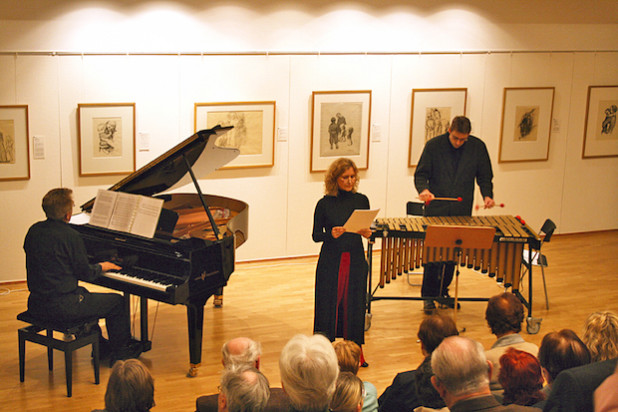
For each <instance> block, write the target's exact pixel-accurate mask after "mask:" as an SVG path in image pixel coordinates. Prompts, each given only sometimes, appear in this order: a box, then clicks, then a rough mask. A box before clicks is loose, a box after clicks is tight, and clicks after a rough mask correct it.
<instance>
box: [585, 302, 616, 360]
mask: <svg viewBox="0 0 618 412" xmlns="http://www.w3.org/2000/svg"><path fill="white" fill-rule="evenodd" d="M582 340H583V341H584V343H585V344H586V346H587V347H588V350H590V356H591V357H592V362H600V361H604V360H608V359H614V358H616V357H618V315H616V314H615V313H614V312H611V311H609V310H606V311H603V312H594V313H592V314H591V315H590V316H588V319H586V323H585V325H584V334H583V336H582Z"/></svg>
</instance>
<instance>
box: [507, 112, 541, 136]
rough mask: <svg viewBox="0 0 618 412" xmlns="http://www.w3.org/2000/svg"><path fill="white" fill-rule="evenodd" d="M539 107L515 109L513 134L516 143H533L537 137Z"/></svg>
mask: <svg viewBox="0 0 618 412" xmlns="http://www.w3.org/2000/svg"><path fill="white" fill-rule="evenodd" d="M539 111H540V108H539V106H516V107H515V131H514V133H513V136H514V139H513V140H514V141H516V142H534V141H536V140H537V137H538V129H539V127H538V125H539Z"/></svg>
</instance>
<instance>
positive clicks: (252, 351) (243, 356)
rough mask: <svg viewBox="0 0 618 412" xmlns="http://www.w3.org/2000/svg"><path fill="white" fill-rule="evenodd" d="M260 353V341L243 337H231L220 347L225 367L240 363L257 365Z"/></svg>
mask: <svg viewBox="0 0 618 412" xmlns="http://www.w3.org/2000/svg"><path fill="white" fill-rule="evenodd" d="M261 354H262V346H261V345H260V343H259V342H256V341H254V340H252V339H249V338H245V337H239V338H234V339H231V340H229V341H227V342H225V343H224V344H223V346H222V347H221V355H222V357H223V365H224V366H225V367H226V368H230V367H235V366H240V365H248V366H253V367H257V366H258V359H259V357H260V355H261Z"/></svg>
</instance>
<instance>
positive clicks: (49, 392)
mask: <svg viewBox="0 0 618 412" xmlns="http://www.w3.org/2000/svg"><path fill="white" fill-rule="evenodd" d="M543 251H544V253H545V254H546V255H547V257H548V260H549V265H550V266H549V267H548V268H547V270H546V276H547V287H548V290H549V300H550V309H549V310H547V309H546V308H545V302H544V296H543V289H542V282H541V276H540V274H541V272H540V270H538V269H537V270H536V271H535V272H534V273H535V275H534V281H535V283H534V289H533V292H534V305H533V316H535V317H541V318H543V321H542V323H541V329H540V332H539V333H538V334H536V335H529V334H527V333H525V332H524V337H525V338H526V339H527V340H529V341H532V342H535V343H537V344H540V341H541V339H542V337H543V335H544V334H545V333H547V332H549V331H552V330H558V329H562V328H571V329H573V330H575V331H576V332H578V333H581V329H582V326H583V323H584V320H585V318H586V317H587V316H588V314H590V313H591V312H593V311H597V310H606V309H609V310H613V311H618V299H617V297H618V292H617V291H618V276H617V275H618V231H607V232H597V233H590V234H577V235H563V236H555V237H553V238H552V241H551V242H550V243H548V244H546V245H544V249H543ZM316 260H317V259H316V258H315V257H312V258H302V259H291V260H283V261H275V262H258V263H242V264H237V267H236V271H235V273H234V274H233V275H232V277H231V278H230V282H229V285H228V286H227V287H226V289H225V301H224V305H223V307H222V308H214V307H213V306H212V301H208V302H207V304H206V309H205V316H204V324H205V327H204V329H205V332H204V343H203V355H202V360H203V362H202V366H201V368H200V372H199V375H198V376H197V377H195V378H192V379H190V378H187V377H185V373H186V372H187V369H188V344H187V329H186V311H185V307H184V306H171V305H166V304H157V303H156V302H151V303H150V325H151V331H150V333H151V335H152V341H153V348H152V350H151V351H150V352H147V353H145V354H143V355H142V357H141V360H142V361H143V362H144V363H145V364H146V365H147V366H148V367H149V368H150V370H151V372H152V374H153V376H154V378H155V401H156V403H157V406H155V408H153V411H193V410H194V408H195V399H196V397H198V396H200V395H202V394H209V393H215V392H216V390H217V385H218V380H219V371H220V369H221V363H220V348H221V345H222V344H223V342H225V341H226V340H228V339H230V338H232V337H235V336H241V335H244V336H249V337H252V338H253V339H256V340H258V341H260V342H261V343H262V348H263V355H262V363H261V364H262V371H263V372H264V373H265V374H266V376H267V377H268V378H269V380H270V382H271V385H272V386H280V381H279V370H278V358H279V353H280V351H281V348H282V347H283V345H284V344H285V343H286V342H287V340H288V339H289V338H291V337H292V336H293V335H294V334H297V333H305V334H308V333H311V331H312V327H313V284H314V270H315V263H316ZM376 263H377V264H379V256H378V255H377V254H375V255H374V265H375V264H376ZM412 282H413V283H418V282H420V276H418V275H416V276H412ZM459 284H460V296H471V297H490V296H492V295H494V294H498V293H501V292H502V288H501V287H500V286H499V285H497V284H496V282H495V281H494V280H493V279H489V278H487V277H486V276H485V275H481V274H480V273H477V272H473V271H470V270H467V269H463V270H462V273H461V276H460V283H459ZM526 284H527V283H526ZM88 287H89V289H91V290H100V289H98V288H97V287H94V286H88ZM25 288H26V285H25V283H19V284H9V285H0V351H1V352H0V353H2V355H1V356H0V410H18V411H26V410H27V411H31V410H32V411H34V410H58V411H90V410H92V409H95V408H103V406H104V402H103V397H104V393H105V387H106V383H107V379H108V377H109V368H107V367H103V368H102V369H101V384H100V385H98V386H97V385H94V378H93V372H92V366H91V363H90V350H89V349H81V350H79V351H78V352H77V353H76V354H75V359H74V372H73V373H74V377H73V397H72V398H67V397H66V389H65V381H64V380H65V376H64V362H63V357H62V354H60V353H58V352H56V357H55V367H54V370H53V373H49V372H48V370H47V361H46V351H45V349H44V348H43V347H41V346H39V345H35V344H32V343H27V345H26V381H25V382H24V383H20V382H19V369H18V354H17V329H18V328H19V327H21V326H23V325H24V324H23V323H21V322H19V321H17V320H16V319H15V316H16V314H17V313H19V312H21V311H22V310H24V309H25V308H26V300H27V296H28V292H27V291H26V290H25ZM377 294H378V295H391V296H392V295H397V296H419V295H420V287H418V286H410V285H408V283H407V280H406V277H405V275H404V276H402V277H400V278H398V279H397V280H395V281H394V282H392V283H391V284H390V285H387V286H386V288H384V289H380V290H378V292H377ZM524 294H527V290H524ZM485 306H486V302H462V309H461V310H460V311H459V313H458V316H457V324H458V327H459V328H460V329H462V330H463V329H465V331H464V332H463V333H464V334H465V335H466V336H469V337H471V338H474V339H477V340H479V341H480V342H481V343H482V344H483V345H484V346H485V347H489V346H490V345H491V343H492V342H493V340H494V338H493V336H492V335H491V334H490V333H489V330H488V328H487V326H486V324H485V320H484V311H485ZM421 308H422V303H421V302H420V301H388V300H383V301H375V302H373V306H372V312H373V321H372V326H371V329H370V330H369V331H368V332H367V333H366V342H367V343H366V345H365V347H364V350H365V354H366V356H367V360H368V362H369V364H370V365H369V367H368V368H364V369H362V370H361V372H360V376H361V378H362V379H364V380H367V381H370V382H372V383H374V384H375V385H376V387H377V389H378V393H381V392H382V391H383V390H384V389H385V388H386V387H387V386H388V385H389V384H390V382H391V381H392V379H393V377H394V376H395V374H396V373H397V372H400V371H404V370H409V369H413V368H416V366H417V365H418V364H419V363H420V362H421V360H422V355H421V353H420V347H419V344H418V343H417V339H416V332H417V329H418V325H419V323H420V322H421V320H422V319H423V312H422V310H421ZM155 318H156V319H155ZM153 324H154V330H153V328H152V326H153ZM524 326H525V325H524Z"/></svg>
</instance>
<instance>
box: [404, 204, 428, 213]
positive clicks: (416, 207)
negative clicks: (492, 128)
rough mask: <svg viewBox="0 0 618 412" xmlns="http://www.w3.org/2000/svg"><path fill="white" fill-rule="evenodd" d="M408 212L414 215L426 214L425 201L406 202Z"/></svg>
mask: <svg viewBox="0 0 618 412" xmlns="http://www.w3.org/2000/svg"><path fill="white" fill-rule="evenodd" d="M406 214H408V215H412V216H424V215H425V203H422V202H408V203H406Z"/></svg>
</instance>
